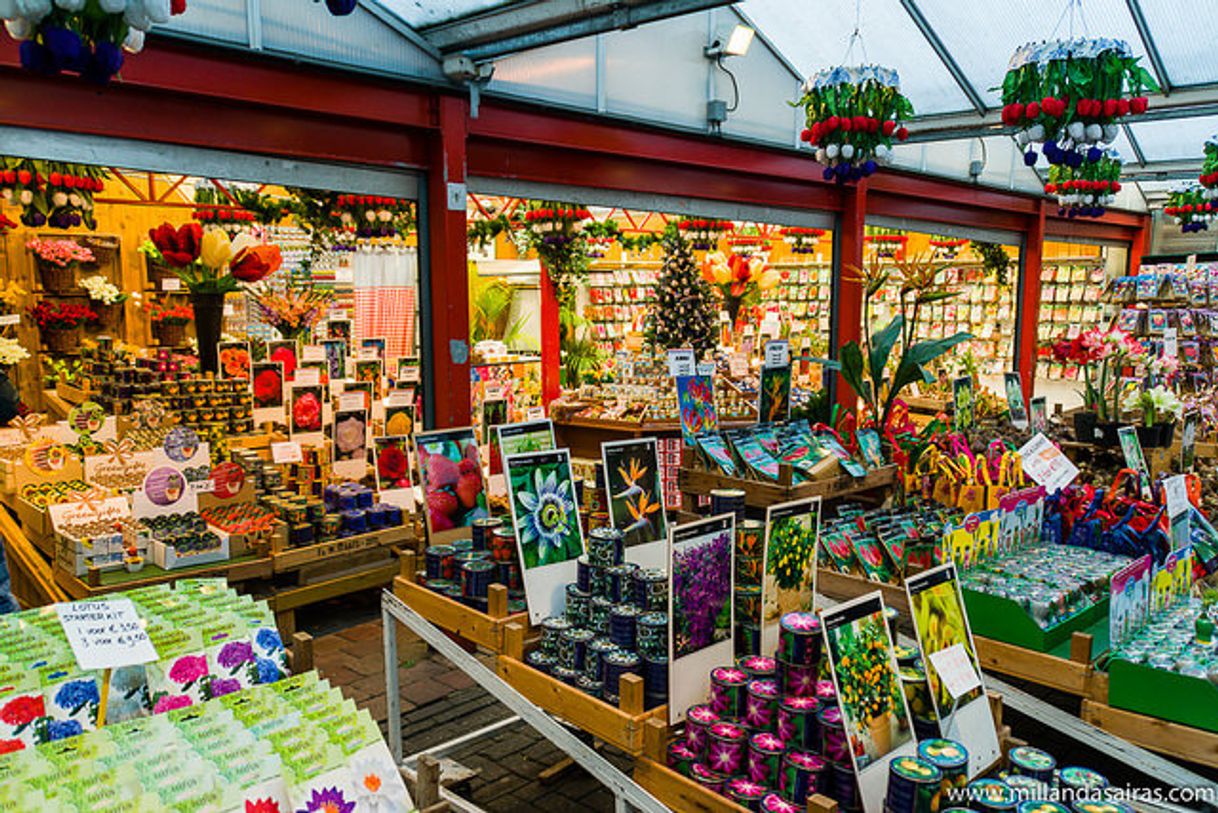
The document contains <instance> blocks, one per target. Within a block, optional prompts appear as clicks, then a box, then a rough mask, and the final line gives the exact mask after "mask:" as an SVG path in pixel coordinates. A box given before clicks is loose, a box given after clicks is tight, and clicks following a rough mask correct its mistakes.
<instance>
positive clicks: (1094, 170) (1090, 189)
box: [1045, 149, 1121, 217]
mask: <svg viewBox="0 0 1218 813" xmlns="http://www.w3.org/2000/svg"><path fill="white" fill-rule="evenodd" d="M1120 191H1121V157H1120V156H1119V155H1118V154H1117V152H1116V150H1113V149H1107V150H1104V155H1103V157H1102V158H1100V160H1098V161H1095V162H1090V161H1088V162H1084V163H1083V164H1081V165H1080V166H1077V167H1072V166H1070V165H1068V164H1057V165H1056V166H1052V167H1049V180H1048V182H1047V183H1045V194H1046V195H1056V196H1057V205H1058V207H1059V208H1058V212H1057V213H1058V214H1059V215H1065V216H1067V217H1101V216H1102V215H1103V214H1104V212H1105V211H1107V207H1109V206H1111V205H1112V202H1113V201H1114V200H1115V199H1116V193H1117V192H1120Z"/></svg>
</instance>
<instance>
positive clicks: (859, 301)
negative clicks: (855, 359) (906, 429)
mask: <svg viewBox="0 0 1218 813" xmlns="http://www.w3.org/2000/svg"><path fill="white" fill-rule="evenodd" d="M866 215H867V182H866V181H859V182H858V183H857V184H854V185H852V186H847V187H844V188H843V199H842V215H841V220H840V221H839V222H838V228H839V229H840V230H841V234H840V235H839V237H838V241H837V245H838V256H836V257H834V258H833V259H834V273H835V274H836V275H837V285H835V286H834V290H835V291H836V292H837V301H835V302H834V303H833V308H834V310H835V311H836V312H837V321H836V325H837V335H836V336H831V337H830V344H831V345H832V346H834V347H835V348H839V351H838V352H835V354H834V358H840V357H841V353H840V348H841V346H842V345H844V344H847V343H849V342H852V341H854V342H857V341H860V337H861V336H862V325H863V285H862V283H861V282H859V281H858V279H857V274H854V273H852V272H850V271H847V270H846V269H847V268H851V267H853V268H862V267H863V223H864V221H865V220H866ZM837 403H838V405H839V406H841V408H842V409H848V410H850V411H852V412H855V411H857V408H858V396H857V395H856V394H855V392H854V390H852V389H851V388H850V385H848V384H847V383H846V382H845V380H844V379H842V378H841V376H838V379H837Z"/></svg>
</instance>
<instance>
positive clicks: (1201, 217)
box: [1163, 184, 1218, 234]
mask: <svg viewBox="0 0 1218 813" xmlns="http://www.w3.org/2000/svg"><path fill="white" fill-rule="evenodd" d="M1204 192H1205V190H1204V189H1202V188H1201V187H1200V186H1198V185H1197V184H1189V185H1187V186H1181V187H1177V188H1176V189H1173V190H1172V191H1171V192H1169V193H1168V195H1167V205H1166V206H1164V207H1163V213H1164V214H1166V215H1170V216H1171V217H1174V218H1175V219H1176V220H1177V222H1179V223H1180V231H1182V232H1184V233H1185V234H1191V233H1193V232H1199V231H1208V230H1209V227H1210V225H1209V224H1210V221H1211V220H1213V219H1214V212H1215V209H1216V208H1218V207H1216V206H1215V203H1214V201H1212V200H1206V199H1205V197H1204V195H1203V193H1204Z"/></svg>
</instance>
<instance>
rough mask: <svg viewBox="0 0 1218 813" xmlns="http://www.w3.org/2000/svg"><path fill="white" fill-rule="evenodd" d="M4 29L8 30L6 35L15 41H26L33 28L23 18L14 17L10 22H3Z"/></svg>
mask: <svg viewBox="0 0 1218 813" xmlns="http://www.w3.org/2000/svg"><path fill="white" fill-rule="evenodd" d="M4 27H5V28H6V29H8V35H9V36H10V37H12V38H13V39H15V40H28V39H29V38H30V35H31V34H32V33H34V26H33V25H31V24H30V21H29V20H27V19H25V18H24V17H14V18H13V19H11V20H5V21H4Z"/></svg>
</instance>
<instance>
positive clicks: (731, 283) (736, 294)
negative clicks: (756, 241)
mask: <svg viewBox="0 0 1218 813" xmlns="http://www.w3.org/2000/svg"><path fill="white" fill-rule="evenodd" d="M702 278H703V279H704V280H706V281H707V282H709V283H710V284H711V287H713V288H714V289H715V290H716V291H718V292H719V296H721V297H722V298H723V307H724V310H726V311H727V314H728V316H730V317H731V319H732V323H733V324H734V323H735V322H736V320H737V319H738V318H739V316H740V310H741V306H745V305H747V306H750V307H751V306H753V305H755V304H757V302H758V300H760V298H761V292H762V291H768V290H770V289H771V288H773V287H774V286H775V285H777V284H778V283H779V282H780V281H781V279H782V277H781V275H780V274H779V273H778V271H776V270H775V269H773V268H771V267H770V266H769V265H768V264H767V263H766V261H765V259H764V258H763V257H761V256H758V255H754V256H752V257H745V256H743V255H741V254H730V255H725V254H724V253H723V252H721V251H715V252H712V253H710V254H707V255H706V258H705V259H703V260H702Z"/></svg>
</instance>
